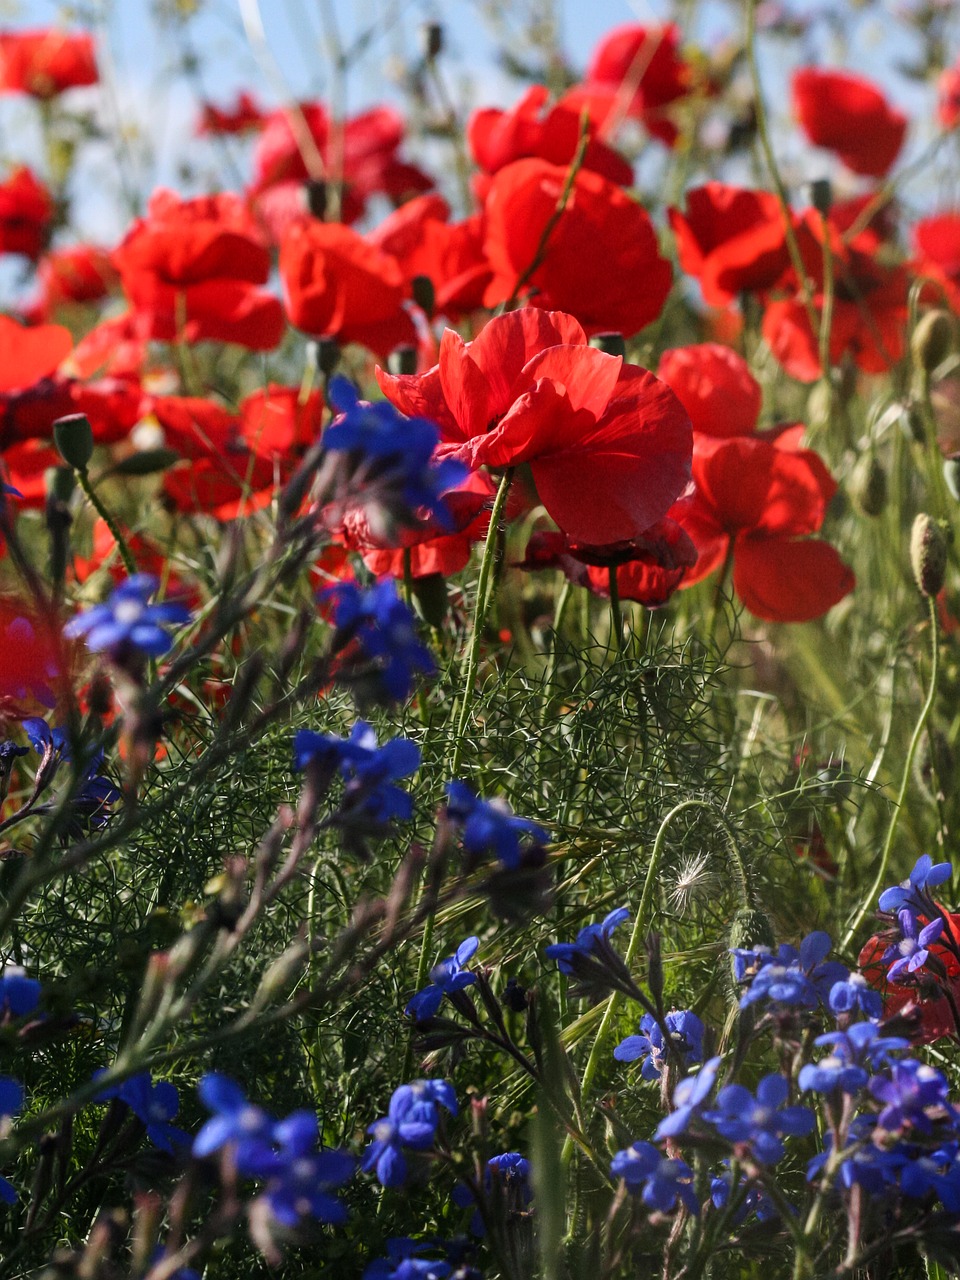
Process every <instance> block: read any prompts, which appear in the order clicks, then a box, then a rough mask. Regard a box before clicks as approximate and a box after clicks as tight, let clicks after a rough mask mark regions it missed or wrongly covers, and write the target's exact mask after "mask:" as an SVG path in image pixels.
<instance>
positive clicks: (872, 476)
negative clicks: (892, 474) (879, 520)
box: [851, 453, 887, 516]
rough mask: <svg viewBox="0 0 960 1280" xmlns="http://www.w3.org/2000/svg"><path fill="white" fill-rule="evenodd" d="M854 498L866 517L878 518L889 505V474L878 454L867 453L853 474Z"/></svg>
mask: <svg viewBox="0 0 960 1280" xmlns="http://www.w3.org/2000/svg"><path fill="white" fill-rule="evenodd" d="M851 489H852V493H853V498H854V501H855V502H856V504H857V506H858V507H859V508H860V510H861V511H862V512H863V514H864V515H865V516H878V515H880V514H881V512H882V511H883V510H884V508H885V507H886V505H887V472H886V469H885V468H884V466H883V463H882V462H881V461H880V460H879V458H878V457H877V456H876V454H873V453H867V454H864V456H863V457H862V458H861V459H860V461H859V462H858V464H857V466H856V469H855V470H854V473H853V485H852V486H851Z"/></svg>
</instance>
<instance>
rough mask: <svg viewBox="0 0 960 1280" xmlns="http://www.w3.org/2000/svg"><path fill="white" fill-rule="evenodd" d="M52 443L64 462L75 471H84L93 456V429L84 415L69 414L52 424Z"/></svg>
mask: <svg viewBox="0 0 960 1280" xmlns="http://www.w3.org/2000/svg"><path fill="white" fill-rule="evenodd" d="M53 441H54V444H55V445H56V446H57V448H58V449H59V451H60V457H61V458H63V460H64V462H65V463H66V464H67V465H68V466H70V467H73V469H74V470H75V471H86V469H87V464H88V463H89V461H90V459H91V457H92V456H93V428H92V427H91V426H90V421H89V419H88V418H87V416H86V414H84V413H69V414H67V416H66V417H65V418H57V420H56V422H54V424H53Z"/></svg>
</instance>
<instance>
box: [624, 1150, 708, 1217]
mask: <svg viewBox="0 0 960 1280" xmlns="http://www.w3.org/2000/svg"><path fill="white" fill-rule="evenodd" d="M610 1172H611V1174H612V1175H613V1176H614V1177H615V1178H622V1179H623V1180H624V1182H625V1183H626V1186H627V1190H628V1191H630V1192H631V1193H632V1194H634V1195H635V1194H636V1193H637V1192H639V1193H640V1199H641V1200H642V1201H643V1203H644V1204H645V1205H647V1207H648V1208H650V1209H655V1210H656V1211H657V1212H658V1213H670V1212H671V1211H672V1210H673V1209H675V1208H676V1206H677V1201H678V1200H679V1201H681V1202H682V1203H683V1204H684V1205H685V1207H686V1208H687V1209H688V1210H689V1211H690V1212H691V1213H694V1214H696V1213H699V1212H700V1201H699V1200H698V1199H697V1195H696V1192H695V1191H694V1189H693V1171H692V1169H691V1168H690V1166H689V1165H688V1164H687V1162H686V1161H685V1160H670V1159H668V1158H667V1157H666V1156H665V1155H664V1154H663V1153H662V1152H661V1151H658V1150H657V1148H656V1147H655V1146H654V1145H653V1143H652V1142H635V1143H634V1144H633V1146H632V1147H627V1148H626V1149H625V1150H623V1151H618V1152H617V1154H616V1155H615V1156H614V1157H613V1159H612V1160H611V1162H610Z"/></svg>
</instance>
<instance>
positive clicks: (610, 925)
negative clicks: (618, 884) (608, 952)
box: [544, 907, 630, 974]
mask: <svg viewBox="0 0 960 1280" xmlns="http://www.w3.org/2000/svg"><path fill="white" fill-rule="evenodd" d="M629 919H630V910H629V908H628V907H617V908H616V910H614V911H611V912H610V913H609V915H606V916H604V918H603V920H601V921H599V922H594V923H593V924H588V925H584V927H583V928H582V929H581V930H580V932H579V933H578V934H577V940H576V942H555V943H553V944H552V945H551V946H549V947H546V948H545V949H544V955H546V956H549V957H550V959H551V960H556V962H557V968H558V969H559V970H560V972H561V973H568V974H574V973H576V972H577V970H576V968H575V967H574V966H575V962H576V961H577V960H589V959H591V958H592V957H593V956H595V955H597V954H599V953H600V952H601V950H602V948H603V946H604V944H607V945H608V946H609V943H610V935H611V933H613V931H614V929H616V928H617V927H618V925H621V924H623V923H624V921H625V920H629Z"/></svg>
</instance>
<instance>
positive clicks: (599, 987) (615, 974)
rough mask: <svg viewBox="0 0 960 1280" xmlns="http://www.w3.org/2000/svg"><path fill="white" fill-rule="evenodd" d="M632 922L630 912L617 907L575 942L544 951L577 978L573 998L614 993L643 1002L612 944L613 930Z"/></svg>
mask: <svg viewBox="0 0 960 1280" xmlns="http://www.w3.org/2000/svg"><path fill="white" fill-rule="evenodd" d="M629 919H630V911H629V910H628V909H627V908H626V907H617V909H616V910H615V911H611V912H610V914H609V915H607V916H606V917H604V919H603V920H601V921H597V922H594V923H593V924H588V925H586V926H585V927H584V928H583V929H581V930H580V932H579V933H578V934H577V940H576V942H555V943H553V944H552V945H551V946H549V947H546V948H544V954H545V955H546V956H548V957H549V958H550V959H551V960H556V962H557V968H558V969H559V970H560V972H561V973H566V974H568V975H570V976H571V977H575V978H576V979H577V982H576V984H575V985H573V986H571V988H570V990H571V994H572V995H574V996H587V997H590V998H594V997H600V996H603V995H606V993H607V992H608V991H611V990H615V991H622V992H624V993H625V994H627V995H629V996H631V997H632V998H634V999H640V1000H644V997H643V995H642V993H641V992H639V991H638V989H637V987H636V986H635V984H634V982H633V980H632V979H631V977H630V973H629V970H628V969H627V966H626V965H625V964H624V962H623V959H622V958H621V956H620V955H618V954H617V952H616V951H615V950H614V948H613V944H612V943H611V941H610V935H611V934H612V933H613V931H614V929H616V928H617V926H618V925H621V924H623V922H624V921H625V920H629Z"/></svg>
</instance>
